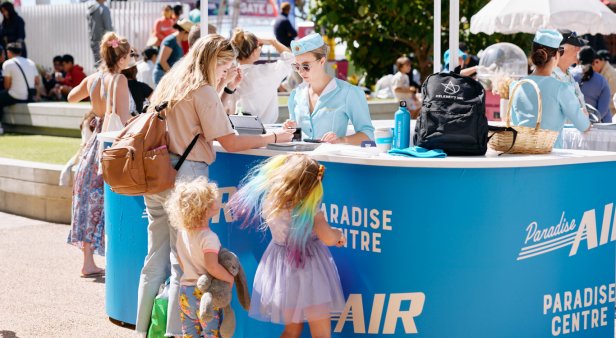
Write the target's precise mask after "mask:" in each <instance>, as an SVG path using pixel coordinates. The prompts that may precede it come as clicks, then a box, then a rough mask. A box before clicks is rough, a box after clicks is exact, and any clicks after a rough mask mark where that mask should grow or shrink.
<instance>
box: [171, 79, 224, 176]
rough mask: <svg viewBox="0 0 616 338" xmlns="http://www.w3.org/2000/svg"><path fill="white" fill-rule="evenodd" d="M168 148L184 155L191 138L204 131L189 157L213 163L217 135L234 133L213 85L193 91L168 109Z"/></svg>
mask: <svg viewBox="0 0 616 338" xmlns="http://www.w3.org/2000/svg"><path fill="white" fill-rule="evenodd" d="M167 131H168V132H169V151H170V152H172V153H174V154H177V155H181V154H183V153H184V151H185V150H186V148H188V145H189V144H190V142H191V141H192V139H193V138H194V137H195V135H197V134H201V135H200V136H199V139H198V140H197V143H196V144H195V147H194V148H193V149H192V151H191V152H190V154H189V155H188V157H187V160H190V161H198V162H206V163H209V164H211V163H212V162H214V160H215V159H216V152H215V151H214V149H213V147H212V142H213V141H214V140H215V139H217V138H218V137H221V136H225V135H229V134H233V133H234V131H233V128H232V127H231V122H229V118H228V117H227V114H225V112H224V110H223V106H222V102H220V98H219V97H218V94H217V93H216V90H214V88H213V87H211V86H203V87H201V88H199V89H196V90H194V91H192V92H191V93H190V94H188V96H187V97H186V98H185V99H184V100H182V101H181V102H178V103H177V104H176V105H175V106H174V107H173V108H172V109H171V110H169V111H168V112H167Z"/></svg>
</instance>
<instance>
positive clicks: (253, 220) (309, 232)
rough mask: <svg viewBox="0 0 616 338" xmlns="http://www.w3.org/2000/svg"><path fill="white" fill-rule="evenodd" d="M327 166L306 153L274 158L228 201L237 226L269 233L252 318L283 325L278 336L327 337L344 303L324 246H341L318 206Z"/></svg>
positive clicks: (339, 235)
mask: <svg viewBox="0 0 616 338" xmlns="http://www.w3.org/2000/svg"><path fill="white" fill-rule="evenodd" d="M324 172H325V167H324V166H323V165H320V164H319V163H318V162H317V161H315V160H314V159H312V158H310V157H309V156H307V155H304V154H285V155H278V156H274V157H272V158H269V159H268V160H266V161H264V162H263V163H261V164H260V165H259V166H257V167H255V168H253V169H252V171H251V172H250V173H249V174H248V176H247V177H246V178H244V180H243V181H242V183H241V184H240V189H239V191H238V192H237V193H236V194H234V195H233V197H232V198H231V200H230V201H229V206H230V209H231V212H232V213H233V215H234V217H235V218H236V219H241V220H242V227H244V228H245V227H248V226H254V225H257V227H258V228H259V229H260V230H262V231H265V230H266V229H269V230H270V232H271V233H272V241H271V242H270V243H269V245H268V247H267V249H266V250H265V253H264V254H263V257H261V261H260V262H259V266H258V268H257V272H256V275H255V279H254V284H253V289H252V299H251V303H250V310H249V312H248V314H249V316H250V317H253V318H255V319H258V320H261V321H267V322H272V323H276V324H284V325H285V328H284V331H283V333H282V335H281V337H299V336H300V335H301V333H302V329H303V325H304V322H308V325H309V327H310V333H311V335H312V336H313V337H330V336H331V319H330V313H331V312H341V311H342V310H343V309H344V305H345V300H344V296H343V294H342V286H341V285H340V277H339V276H338V269H337V268H336V264H335V262H334V259H333V258H332V256H331V253H330V252H329V249H328V248H327V246H333V245H336V246H338V247H341V246H343V245H345V244H346V238H345V236H344V235H343V233H342V231H340V230H339V229H334V228H332V227H330V225H329V224H328V223H327V220H326V219H325V215H324V214H323V212H322V211H321V210H320V206H321V200H322V198H323V184H322V179H323V174H324Z"/></svg>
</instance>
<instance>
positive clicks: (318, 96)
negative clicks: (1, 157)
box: [45, 8, 374, 336]
mask: <svg viewBox="0 0 616 338" xmlns="http://www.w3.org/2000/svg"><path fill="white" fill-rule="evenodd" d="M167 13H169V9H168V8H166V9H165V11H164V18H161V20H159V21H160V22H163V21H165V20H167V19H168V17H167V16H166V15H168V14H167ZM193 14H194V13H193ZM160 22H158V21H157V24H156V27H158V28H160V26H161V24H160ZM163 26H164V25H163ZM171 27H172V28H173V29H174V30H175V31H174V32H171V33H170V34H168V35H166V36H164V37H162V36H161V41H160V48H159V49H157V48H155V46H152V47H149V48H146V49H145V50H144V51H143V53H142V56H143V60H142V62H140V63H136V62H135V57H136V56H137V53H136V52H135V50H134V48H133V47H132V46H131V45H130V43H129V42H128V41H127V40H126V39H125V38H123V37H120V36H117V35H116V34H115V33H113V32H108V33H106V34H105V35H104V36H103V37H102V39H101V41H100V46H99V52H100V60H101V61H100V66H99V70H98V71H97V72H96V73H94V74H91V75H89V76H85V74H84V76H82V77H81V81H80V82H78V83H75V82H77V81H76V79H77V78H78V77H77V76H76V74H77V72H78V70H80V68H79V67H78V66H77V65H75V64H74V60H73V59H72V57H70V56H68V57H67V56H62V57H57V58H55V59H54V61H55V63H54V66H57V68H56V69H55V70H56V72H55V73H58V74H54V76H48V77H45V81H46V85H47V86H49V88H50V92H52V93H54V94H53V95H55V97H59V96H60V95H64V93H65V92H66V91H67V90H68V93H67V95H66V99H67V100H68V101H69V102H78V101H81V100H85V99H89V100H90V102H91V105H92V111H93V114H91V116H90V119H89V120H88V121H89V122H88V121H84V126H86V130H91V131H92V132H91V134H89V138H88V140H87V142H85V143H84V145H83V147H82V149H81V150H80V156H79V160H78V164H77V170H76V173H75V180H74V183H73V209H72V215H73V219H72V222H71V225H72V227H71V231H70V234H69V237H68V243H70V244H73V245H76V246H78V247H79V248H80V249H81V250H82V252H83V264H82V267H81V271H80V273H81V276H82V277H85V278H89V277H95V276H100V275H102V274H104V270H103V269H102V268H100V267H98V266H97V265H96V264H95V262H94V260H93V255H94V254H99V255H104V253H105V252H104V250H105V243H104V239H105V238H104V217H105V215H104V210H103V193H102V189H103V180H102V175H101V172H100V168H99V160H100V157H101V152H100V149H101V146H100V144H99V141H98V139H97V137H96V136H97V134H99V133H101V132H106V131H112V130H119V129H120V128H122V126H123V125H125V124H126V123H127V121H128V120H129V119H130V117H131V115H136V114H139V113H140V112H141V110H142V109H143V107H148V108H147V109H149V110H150V111H151V110H152V109H153V107H156V106H160V105H161V104H162V103H164V102H167V103H168V106H167V108H166V112H165V114H166V123H167V129H168V135H169V143H168V149H169V152H170V153H171V162H172V164H175V163H177V161H178V160H179V155H178V154H182V153H184V150H185V149H186V148H187V147H188V145H189V143H191V141H192V140H193V138H195V137H196V140H197V142H196V143H195V145H194V148H192V150H191V151H190V152H189V154H188V155H187V157H186V160H185V161H184V162H183V164H182V165H181V167H180V168H179V170H178V174H177V179H176V182H178V184H177V189H188V188H187V186H186V185H182V184H181V182H186V181H192V180H196V181H194V182H193V184H191V185H190V187H191V189H188V190H194V191H193V192H192V193H194V194H202V195H208V196H209V199H205V200H202V201H207V200H209V201H212V199H211V196H212V194H214V193H215V188H213V187H212V186H211V185H210V183H207V180H205V178H206V177H207V176H208V167H209V165H210V164H211V163H212V162H214V161H215V159H216V155H215V151H214V149H213V141H218V142H219V143H220V145H221V146H222V147H223V148H224V149H225V150H227V151H230V152H236V151H241V150H245V149H250V148H255V147H262V146H265V145H267V144H268V143H278V142H289V141H291V139H292V138H293V136H294V135H293V134H294V131H295V127H296V126H299V127H301V128H302V132H303V133H304V137H311V138H319V139H322V140H323V141H324V142H331V143H351V144H359V143H361V141H363V140H369V139H372V138H373V130H374V128H373V127H372V124H371V122H370V116H369V112H368V105H367V101H366V98H365V95H364V93H363V92H362V91H361V90H360V89H359V88H357V87H355V86H352V85H350V84H348V83H347V82H345V81H342V80H338V79H335V78H333V77H332V76H330V75H328V74H327V73H326V70H325V63H326V55H327V53H328V50H327V48H328V46H327V45H326V44H325V42H324V40H323V38H322V37H321V36H320V35H319V34H312V35H309V36H307V37H304V38H303V39H301V40H293V41H290V43H289V44H290V48H289V47H288V46H285V45H284V44H282V43H281V42H279V41H277V40H276V39H264V38H257V37H256V36H255V35H254V34H252V33H250V32H248V31H245V30H241V29H238V30H236V31H235V32H234V34H233V37H232V38H231V39H227V38H224V37H222V36H220V35H217V34H215V33H213V32H212V33H210V32H208V34H206V35H205V36H204V37H200V32H199V28H198V27H199V25H195V24H194V23H193V22H191V21H189V20H187V19H184V18H180V19H179V20H178V21H175V22H174V23H172V24H171ZM159 30H160V29H159ZM154 34H155V33H154V32H153V36H154ZM156 36H157V40H158V35H156ZM152 40H154V39H152ZM184 42H187V43H188V50H187V51H186V52H184V49H183V43H184ZM266 44H267V45H271V46H273V47H274V48H275V49H276V50H277V51H278V52H279V53H280V59H279V60H278V61H276V62H273V63H268V64H257V63H256V61H257V60H258V58H259V55H260V54H261V47H262V46H263V45H266ZM292 70H295V72H296V73H297V74H299V76H300V77H301V78H302V80H303V82H304V84H302V85H300V86H299V87H298V88H296V90H295V91H294V92H293V94H292V95H291V98H290V103H289V105H290V107H292V108H291V109H292V111H297V113H296V114H292V115H291V118H292V120H289V121H287V123H286V124H285V125H286V128H282V129H279V130H277V131H275V132H270V133H267V134H263V135H237V134H236V133H235V132H234V130H233V128H232V126H231V124H230V121H229V119H228V118H227V115H228V114H227V112H228V110H227V109H226V107H227V106H228V105H230V106H231V107H233V106H239V105H241V106H243V107H244V108H246V109H247V111H248V110H249V111H250V112H251V113H253V114H255V115H258V116H261V117H262V118H263V119H264V120H266V121H271V122H274V121H276V120H277V119H278V104H277V89H278V86H279V84H280V83H281V82H282V81H283V80H284V79H285V78H286V77H288V76H289V74H290V73H291V71H292ZM140 74H141V75H140ZM150 74H151V76H150ZM56 75H57V76H56ZM140 78H141V79H142V80H143V82H140V81H139V80H138V79H140ZM150 78H151V79H150ZM69 80H70V81H69ZM149 80H153V82H154V87H150V86H149V85H148V84H146V83H145V82H146V81H149ZM68 86H71V88H70V89H69V88H67V87H68ZM253 100H254V101H253ZM324 105H327V107H328V108H325V106H324ZM294 107H297V110H295V108H294ZM332 107H336V109H335V110H336V111H335V112H334V113H333V114H332V112H331V109H332ZM311 112H312V113H313V114H312V117H311V116H310V115H311ZM114 120H117V121H118V123H115V122H113V121H114ZM309 121H313V122H317V123H316V124H315V125H314V129H312V125H311V124H310V122H309ZM349 122H351V123H352V124H353V125H355V127H356V131H357V132H356V134H354V135H350V136H347V135H346V125H347V124H348V123H349ZM90 127H91V128H90ZM284 161H288V164H287V165H286V166H288V167H289V168H293V170H295V171H297V170H299V171H301V172H303V173H305V174H310V175H312V176H313V177H312V178H311V179H310V180H302V182H304V181H305V183H306V184H308V186H307V187H306V188H305V189H303V190H301V192H298V196H300V197H301V194H306V196H305V197H308V195H310V194H311V193H312V190H315V191H320V190H319V189H322V188H319V187H320V178H321V177H322V169H320V166H319V165H318V163H316V162H314V161H313V160H309V159H308V158H305V159H304V158H302V159H301V160H300V159H296V158H291V157H289V158H288V159H285V160H284ZM284 161H283V162H284ZM276 162H277V163H278V164H280V161H278V160H277V161H276ZM298 164H301V165H303V166H306V168H304V169H302V168H303V167H301V166H298ZM266 167H267V166H264V167H263V169H265V168H266ZM285 172H286V173H287V174H288V175H291V171H285ZM319 172H320V173H319ZM302 184H304V183H302ZM200 185H201V186H200ZM183 187H184V188H183ZM199 187H200V188H202V189H201V190H199V189H198V188H199ZM208 187H209V188H208ZM193 188H194V189H193ZM286 188H291V187H285V189H286ZM175 192H176V194H174V193H173V190H168V191H164V192H162V193H159V194H154V195H147V196H145V197H144V199H145V204H146V211H147V215H148V220H149V225H148V243H149V245H148V254H147V256H146V259H145V262H144V266H143V269H142V273H141V278H140V283H139V290H138V309H137V318H136V330H137V331H138V332H141V333H145V332H147V330H148V328H149V325H150V317H151V314H152V306H153V302H154V299H155V297H156V295H157V293H158V291H159V288H160V286H161V284H163V283H164V282H165V280H166V279H167V278H168V277H169V271H170V272H171V274H170V292H169V306H168V314H167V315H168V320H167V325H166V330H167V334H168V335H170V336H182V335H184V334H189V333H191V332H193V331H195V330H198V331H200V332H201V333H203V332H205V331H207V332H208V333H207V334H208V335H212V336H217V334H216V332H217V330H218V328H219V326H220V318H219V317H216V318H215V319H214V320H213V321H212V322H210V323H199V322H198V320H197V321H196V313H195V309H198V305H197V304H198V300H197V299H195V297H194V288H195V283H196V280H195V279H194V276H195V275H198V274H202V273H204V272H205V271H208V272H212V273H214V274H216V273H217V271H218V272H219V273H220V274H219V275H218V276H219V277H220V278H222V279H223V280H227V281H229V282H232V279H229V278H228V277H229V276H228V275H227V274H225V273H224V272H223V271H221V270H220V269H217V268H216V264H214V263H213V262H216V259H215V258H214V259H212V258H211V257H208V255H207V254H206V255H205V256H202V255H195V254H191V252H194V251H191V250H188V251H187V250H186V247H193V246H202V248H201V249H204V250H206V249H207V250H210V251H207V252H211V253H213V254H216V253H217V252H218V250H219V249H220V242H219V241H218V240H217V238H216V236H215V234H213V233H212V232H211V229H209V228H208V227H207V221H208V219H209V218H210V217H211V215H212V214H211V213H209V212H208V211H207V210H211V209H212V208H216V206H215V205H213V204H211V203H206V204H199V206H195V207H194V208H195V209H198V210H193V211H191V212H194V213H195V215H197V216H198V217H196V218H190V219H188V218H187V216H185V215H187V214H185V213H180V217H178V216H177V215H178V213H177V212H176V213H175V217H171V218H170V216H173V215H174V212H173V211H174V209H173V208H174V207H173V203H174V201H176V202H177V200H176V199H177V198H180V197H182V198H184V197H186V195H185V194H181V196H178V195H177V190H175ZM311 198H312V197H311ZM189 201H190V202H191V203H192V202H196V199H194V198H189ZM270 202H271V203H276V204H278V203H286V201H276V200H271V201H270ZM289 202H290V201H289ZM238 203H239V202H238ZM292 203H301V201H295V200H294V201H293V202H292ZM181 205H182V206H183V207H184V206H185V205H186V203H182V204H181ZM176 207H177V204H176ZM281 212H282V210H281ZM287 212H288V211H287ZM280 217H281V218H280ZM285 217H287V216H285V215H284V214H283V213H281V214H280V216H279V218H276V221H275V220H274V219H272V222H274V221H275V222H278V223H279V227H280V229H283V228H284V227H289V226H290V224H288V222H287V223H285V221H284V220H285V219H286V218H285ZM311 217H313V219H311V220H310V221H309V222H307V223H306V224H303V225H302V226H303V227H305V231H308V232H311V231H312V229H314V230H315V231H316V234H317V238H319V239H321V242H319V241H314V239H310V240H308V242H306V240H305V239H304V240H302V241H303V242H302V243H298V244H299V245H300V246H301V247H302V248H304V247H305V246H307V245H310V246H314V245H316V246H315V249H314V250H318V252H320V253H321V254H322V255H325V256H323V257H325V258H327V257H328V255H329V252H328V251H327V249H326V248H325V246H323V243H325V244H327V245H342V244H343V243H344V238H343V237H342V236H341V234H340V232H339V231H338V230H332V229H331V228H329V226H328V225H327V222H325V221H324V219H323V217H322V214H320V213H317V214H313V215H312V216H311ZM186 220H190V222H186ZM193 227H194V228H197V229H199V231H198V232H195V231H190V230H186V231H185V230H180V231H178V229H192V228H193ZM293 236H295V235H293ZM304 237H305V236H303V235H302V238H304ZM278 240H279V241H284V238H279V239H278ZM311 250H312V249H311ZM199 252H204V251H199ZM272 254H273V255H279V254H280V252H277V251H276V252H273V253H272ZM298 254H299V255H300V256H303V255H305V253H303V252H299V253H298ZM213 257H216V255H213ZM304 258H308V257H304ZM321 261H324V260H323V259H319V260H315V261H314V262H313V263H311V267H310V268H311V269H322V268H326V269H328V271H329V274H328V275H327V276H325V277H326V279H324V280H322V281H320V282H322V283H323V286H324V287H331V288H332V293H331V295H330V296H331V299H330V300H329V301H328V303H327V306H326V307H323V308H322V311H318V312H314V311H308V310H309V309H310V308H311V307H314V305H315V304H312V303H311V302H313V301H314V299H316V298H315V297H311V296H310V295H309V294H302V295H301V299H302V302H303V304H302V305H301V307H302V308H299V309H297V310H298V311H299V313H301V315H300V316H297V317H295V316H294V317H292V318H283V319H279V318H278V317H276V318H269V319H268V318H267V317H266V316H267V313H269V312H263V310H262V309H259V308H255V310H253V311H254V313H253V316H254V317H255V318H260V319H262V320H268V321H273V322H277V323H282V324H285V330H286V331H288V332H289V334H290V335H291V336H297V335H298V334H299V333H301V323H302V322H305V321H307V322H308V323H309V324H310V329H311V331H314V332H321V333H325V332H329V331H331V329H330V322H329V320H328V319H327V318H328V316H329V312H330V311H333V310H338V309H339V308H340V307H341V306H342V305H343V303H344V299H343V297H342V293H341V288H340V281H339V278H338V276H337V273H336V270H335V267H334V266H333V265H331V266H329V267H321V266H319V264H321V263H320V262H321ZM288 264H289V269H290V271H292V270H293V271H298V270H301V268H302V267H300V266H296V265H294V262H292V261H289V262H288ZM263 278H265V277H263ZM296 278H300V279H305V278H309V276H308V275H306V274H304V273H303V272H301V273H298V275H297V277H296ZM292 282H293V281H289V283H292ZM263 285H264V284H263ZM281 287H283V288H284V287H285V286H284V285H282V286H281ZM265 291H267V290H265V289H262V291H261V292H265ZM307 291H310V290H307ZM313 291H314V290H313ZM182 297H183V298H184V299H186V300H187V301H188V300H190V303H189V305H188V306H186V304H185V302H182V303H181V304H180V302H179V300H180V299H181V298H182ZM276 297H278V295H276ZM195 302H196V304H195ZM275 302H276V299H271V300H270V301H269V303H268V304H269V306H275V307H276V306H278V305H275ZM255 304H256V299H255ZM268 304H263V305H268ZM320 305H321V304H320ZM289 306H293V304H292V303H288V304H282V305H281V307H278V308H275V309H272V310H275V311H278V312H281V313H282V312H286V311H288V310H289V308H288V307H289ZM268 311H270V310H268ZM223 320H224V319H223ZM196 324H199V325H196Z"/></svg>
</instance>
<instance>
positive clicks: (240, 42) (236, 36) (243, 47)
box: [231, 28, 259, 60]
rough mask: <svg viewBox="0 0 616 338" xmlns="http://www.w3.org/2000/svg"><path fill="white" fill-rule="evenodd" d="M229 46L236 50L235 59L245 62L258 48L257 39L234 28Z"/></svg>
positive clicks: (246, 32)
mask: <svg viewBox="0 0 616 338" xmlns="http://www.w3.org/2000/svg"><path fill="white" fill-rule="evenodd" d="M231 44H232V45H233V47H235V49H236V50H237V54H238V55H237V58H238V59H240V60H246V59H248V58H249V57H250V55H252V52H254V51H255V49H257V48H259V39H258V38H257V36H256V35H254V34H252V33H251V32H248V31H245V30H243V29H241V28H236V29H235V31H233V36H232V37H231Z"/></svg>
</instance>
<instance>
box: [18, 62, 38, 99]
mask: <svg viewBox="0 0 616 338" xmlns="http://www.w3.org/2000/svg"><path fill="white" fill-rule="evenodd" d="M15 64H16V65H17V68H19V71H20V72H21V75H23V77H24V80H25V81H26V88H27V89H28V98H27V99H26V100H27V101H28V102H34V97H35V96H36V88H30V84H29V83H28V78H27V77H26V73H24V70H23V69H22V68H21V66H20V65H19V62H17V60H15Z"/></svg>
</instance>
